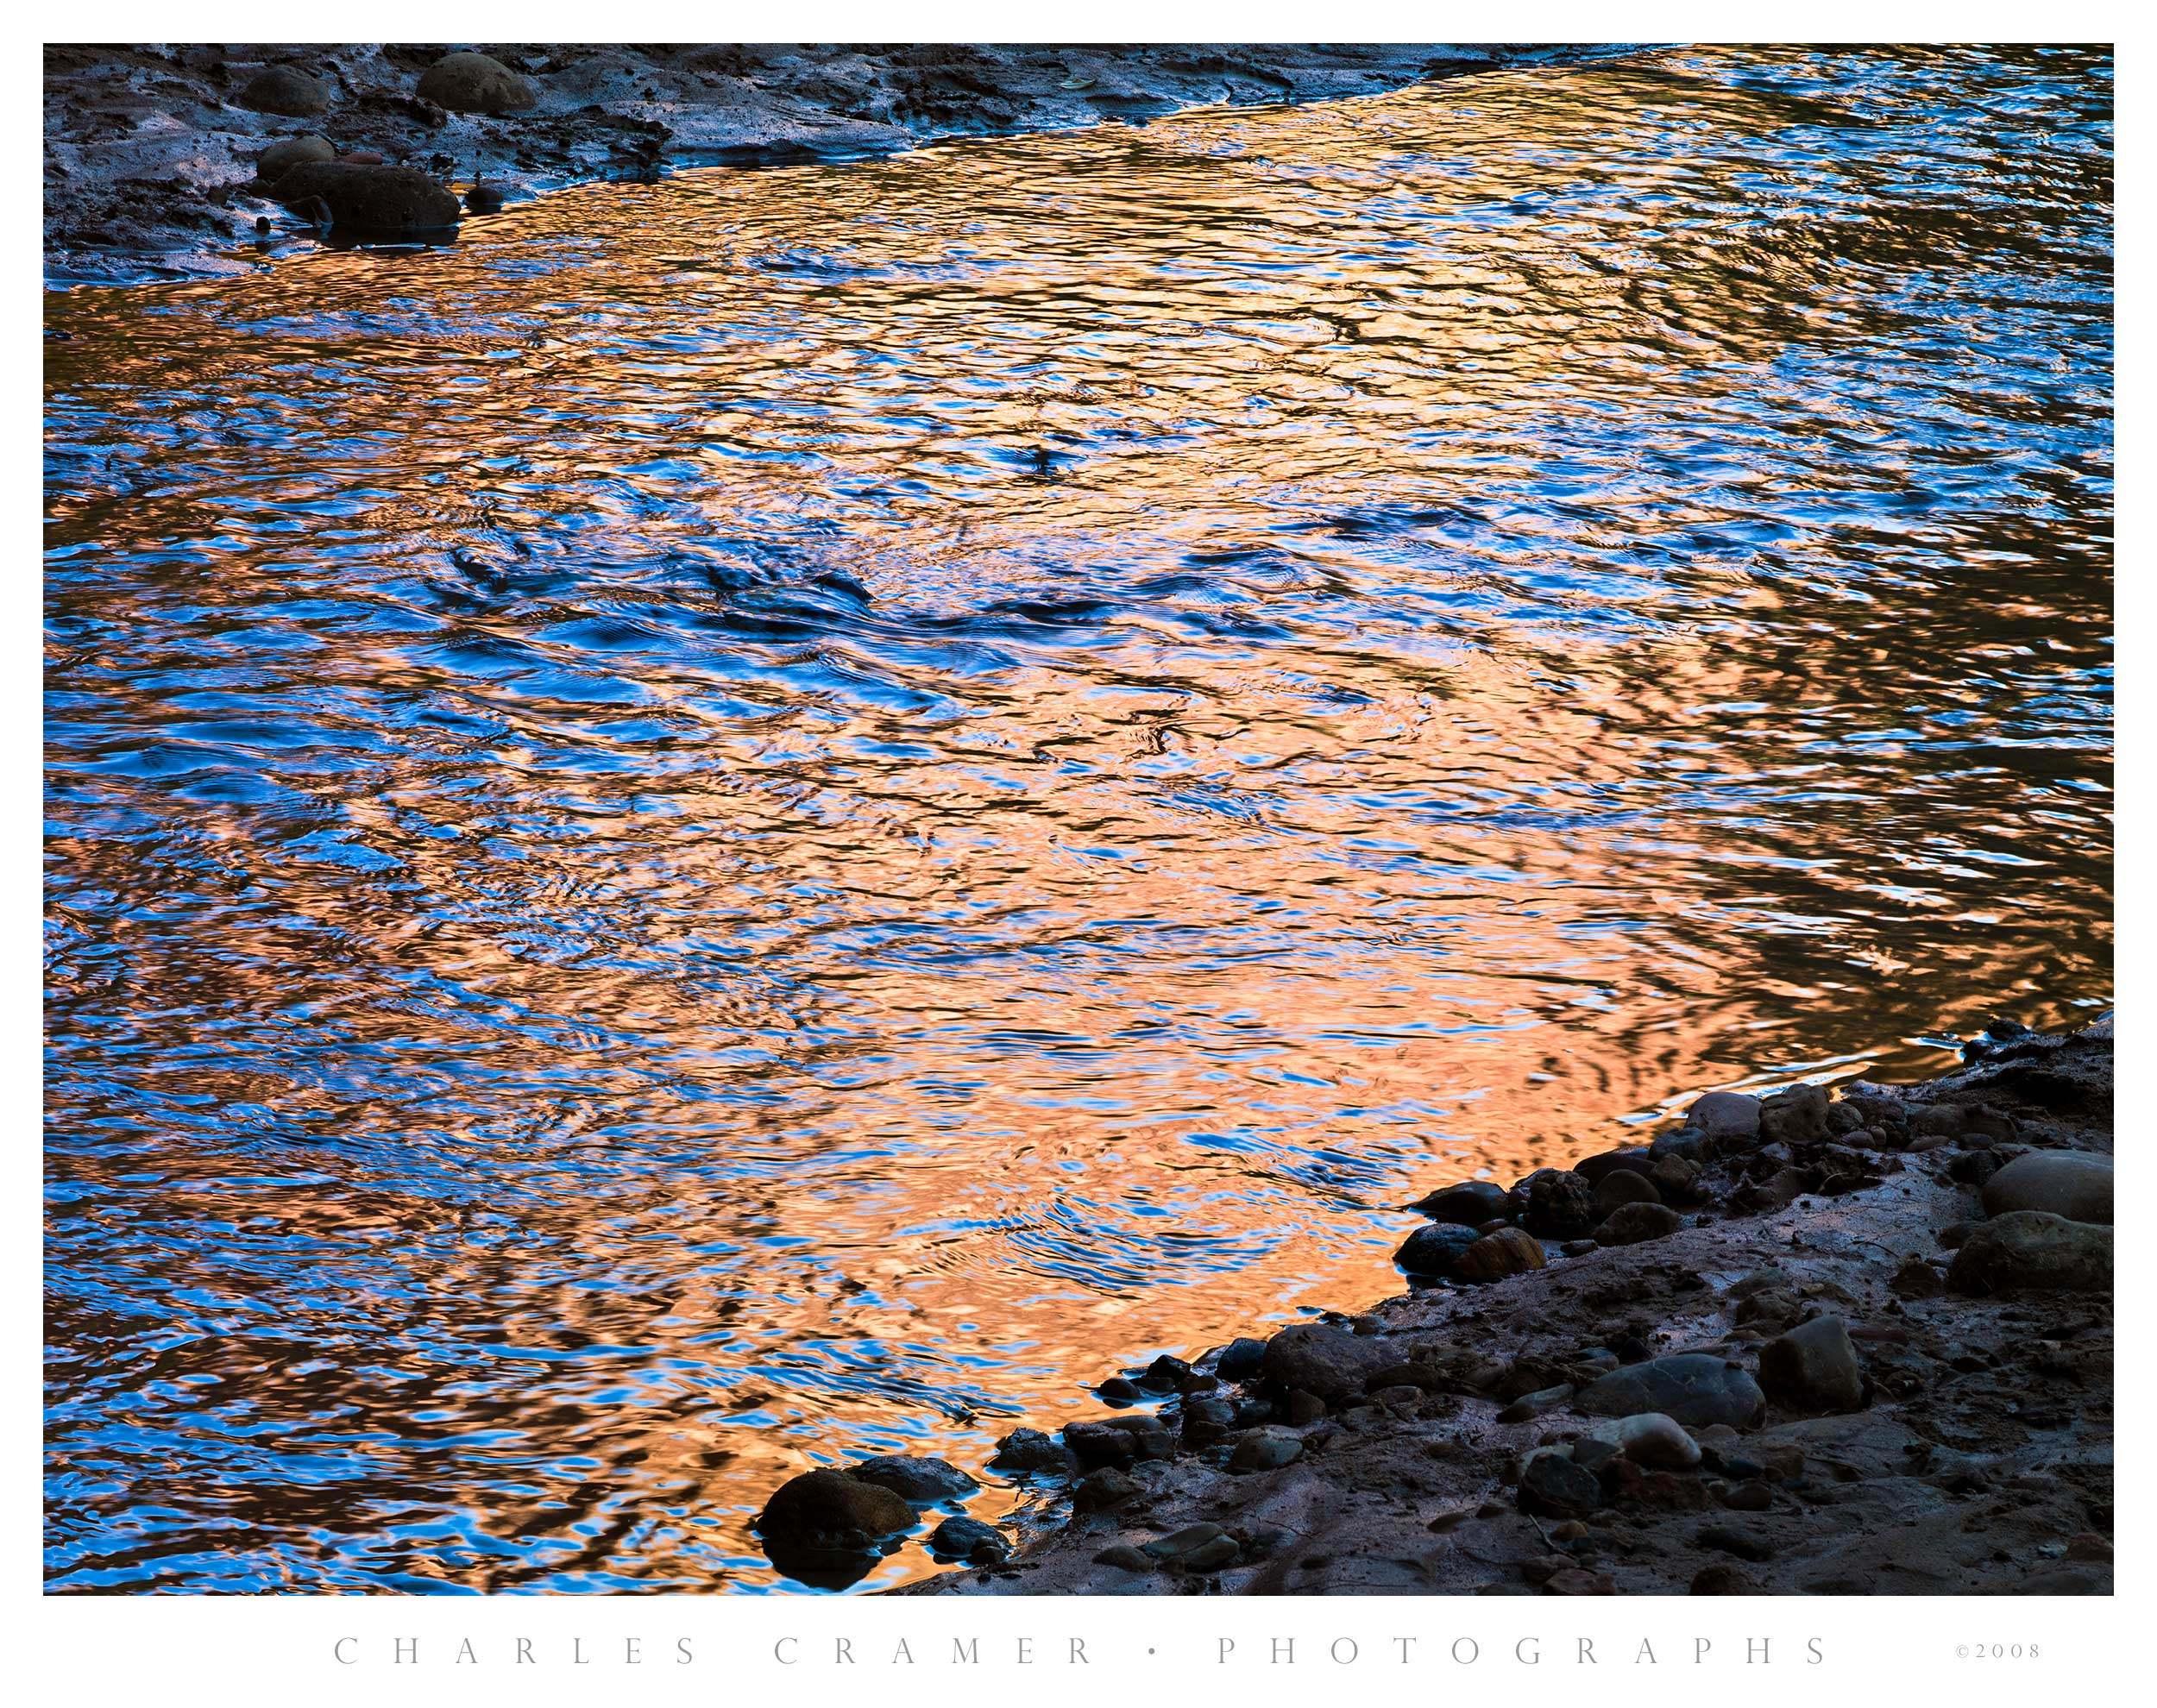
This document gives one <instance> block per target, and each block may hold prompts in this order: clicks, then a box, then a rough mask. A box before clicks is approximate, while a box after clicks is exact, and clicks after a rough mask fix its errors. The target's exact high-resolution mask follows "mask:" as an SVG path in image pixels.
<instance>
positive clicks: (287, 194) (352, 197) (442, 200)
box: [270, 160, 462, 237]
mask: <svg viewBox="0 0 2157 1708" xmlns="http://www.w3.org/2000/svg"><path fill="white" fill-rule="evenodd" d="M270 195H271V197H272V198H273V199H274V200H276V201H279V202H281V203H283V204H285V206H286V207H288V208H289V207H296V206H298V205H299V204H301V203H303V202H308V201H311V200H314V199H316V198H319V199H320V200H321V201H322V202H323V204H324V205H326V206H327V207H328V208H329V210H330V223H331V226H332V228H333V229H336V230H340V231H351V232H355V233H358V234H362V235H377V236H385V237H398V236H406V235H420V234H423V233H429V232H439V231H447V230H450V229H454V228H455V227H456V223H457V221H458V219H459V217H461V214H462V210H461V209H460V208H459V207H458V205H457V198H456V197H455V196H454V195H452V194H451V193H450V192H449V191H448V190H447V189H445V188H444V187H443V185H439V184H437V183H436V182H435V181H434V179H431V178H430V177H428V176H427V174H426V173H424V172H415V171H413V170H412V168H411V167H410V166H355V165H353V164H352V163H351V162H350V161H349V160H309V161H305V162H304V163H302V164H301V165H299V166H293V167H292V168H291V169H290V170H289V171H287V172H286V173H284V175H283V176H282V177H280V179H278V180H277V182H276V183H275V184H274V185H272V186H271V188H270Z"/></svg>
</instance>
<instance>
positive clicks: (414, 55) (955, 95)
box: [44, 43, 1613, 282]
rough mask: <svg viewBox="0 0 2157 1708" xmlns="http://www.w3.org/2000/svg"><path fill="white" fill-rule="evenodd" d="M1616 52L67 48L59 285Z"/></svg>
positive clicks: (48, 94)
mask: <svg viewBox="0 0 2157 1708" xmlns="http://www.w3.org/2000/svg"><path fill="white" fill-rule="evenodd" d="M1607 51H1613V50H1603V49H1584V48H1580V47H1536V46H1532V45H1528V44H1503V45H1483V46H1459V45H1441V44H1425V45H1416V46H1403V45H1399V44H1394V45H1372V46H1357V45H1348V46H1322V47H1317V46H1314V47H1304V46H1277V45H1266V46H1222V45H1212V46H1209V45H1166V44H1147V45H1139V46H1116V47H1109V46H1076V47H1053V46H1026V47H998V46H968V45H953V44H928V45H914V46H890V47H846V46H838V47H833V46H814V45H804V44H786V43H764V44H759V45H754V46H730V45H716V46H702V47H626V46H606V45H598V46H594V45H584V44H575V45H553V46H547V45H529V44H527V45H521V46H520V45H491V46H487V47H485V49H484V51H483V52H475V51H472V50H469V49H465V50H452V49H451V48H450V47H446V46H443V45H433V46H427V45H405V44H380V43H369V44H359V45H348V46H308V47H292V46H285V47H274V46H252V47H250V46H244V45H223V46H207V45H197V46H185V45H182V46H161V45H141V46H115V45H96V46H73V47H71V46H54V45H47V47H46V49H45V100H44V126H45V146H44V157H45V250H46V261H47V273H48V276H50V277H52V278H53V279H55V280H66V281H73V282H89V281H123V280H131V279H145V278H152V277H160V276H163V277H170V276H185V275H201V274H215V273H237V272H241V271H244V270H246V269H247V268H248V267H252V266H255V265H257V264H258V263H259V260H260V254H261V251H264V250H273V251H274V250H276V249H278V248H282V247H284V246H286V245H288V244H292V243H300V242H306V243H311V242H320V241H330V242H380V241H415V242H444V241H449V240H450V239H452V238H453V237H454V235H455V233H456V229H457V228H458V226H459V224H460V223H461V222H462V219H463V218H464V217H466V216H467V215H468V214H471V215H481V216H484V215H486V214H488V213H492V212H494V211H498V210H500V207H501V206H502V205H503V204H505V203H506V202H513V201H516V200H518V199H520V198H525V197H528V196H531V195H532V194H535V193H538V192H541V191H544V190H550V189H555V188H559V187H561V186H563V185H568V184H572V183H576V182H582V181H588V180H593V179H651V178H653V177H656V176H658V175H660V174H661V173H664V172H665V171H667V170H669V169H670V168H672V167H676V166H720V165H731V166H774V165H789V164H798V163H801V162H804V161H812V160H832V159H844V158H852V157H856V156H865V155H872V154H890V153H894V152H896V151H899V150H902V149H905V148H917V147H919V146H921V144H923V143H924V142H928V141H939V140H943V139H946V138H952V137H959V136H978V135H1003V134H1008V133H1011V132H1016V131H1023V130H1049V129H1072V128H1078V127H1082V126H1086V125H1094V124H1101V123H1108V122H1141V121H1142V120H1145V119H1147V118H1150V117H1154V116H1159V115H1161V114H1164V113H1169V112H1173V111H1176V110H1179V109H1182V108H1186V107H1192V106H1206V105H1217V104H1229V105H1249V104H1273V103H1280V102H1301V101H1311V100H1318V99H1325V98H1330V97H1341V96H1349V95H1370V94H1376V93H1380V92H1381V91H1386V90H1389V89H1397V88H1399V87H1401V86H1403V85H1407V84H1411V83H1416V82H1420V81H1423V80H1424V79H1425V78H1437V77H1446V76H1452V75H1457V74H1460V73H1462V72H1472V71H1477V70H1486V69H1489V68H1491V67H1494V66H1512V65H1523V64H1532V63H1539V62H1546V61H1557V60H1578V59H1580V58H1582V57H1584V56H1586V55H1588V54H1590V53H1601V52H1607ZM295 169H299V170H300V171H301V172H302V173H303V174H304V181H301V180H299V179H294V180H293V181H292V182H291V183H290V184H289V185H288V184H287V183H286V179H287V177H288V175H289V174H291V173H292V172H293V171H294V170H295Z"/></svg>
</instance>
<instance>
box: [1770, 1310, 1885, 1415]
mask: <svg viewBox="0 0 2157 1708" xmlns="http://www.w3.org/2000/svg"><path fill="white" fill-rule="evenodd" d="M1760 1385H1761V1386H1762V1387H1763V1388H1764V1389H1765V1390H1766V1391H1767V1392H1768V1395H1769V1397H1770V1398H1772V1399H1773V1400H1774V1401H1775V1402H1776V1403H1777V1404H1778V1405H1783V1406H1787V1407H1789V1409H1790V1410H1793V1411H1802V1412H1808V1413H1819V1412H1827V1411H1855V1410H1858V1408H1859V1407H1860V1406H1862V1405H1863V1404H1864V1403H1865V1372H1864V1371H1863V1370H1861V1369H1860V1368H1859V1367H1858V1353H1857V1348H1856V1347H1852V1345H1851V1344H1850V1332H1849V1329H1848V1328H1847V1327H1846V1325H1845V1324H1844V1322H1843V1320H1842V1318H1840V1317H1839V1316H1815V1317H1814V1319H1813V1320H1812V1321H1811V1322H1801V1323H1800V1324H1798V1326H1797V1327H1796V1328H1793V1329H1791V1330H1790V1331H1789V1333H1788V1334H1781V1335H1778V1336H1777V1337H1776V1338H1775V1339H1774V1340H1772V1341H1769V1342H1768V1343H1767V1345H1765V1346H1764V1347H1761V1348H1760Z"/></svg>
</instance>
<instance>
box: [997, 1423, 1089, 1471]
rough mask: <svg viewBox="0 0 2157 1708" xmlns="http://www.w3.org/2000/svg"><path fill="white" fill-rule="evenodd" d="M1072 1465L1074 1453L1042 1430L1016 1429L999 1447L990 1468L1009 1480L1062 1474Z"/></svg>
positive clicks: (1000, 1442)
mask: <svg viewBox="0 0 2157 1708" xmlns="http://www.w3.org/2000/svg"><path fill="white" fill-rule="evenodd" d="M1070 1464H1071V1454H1070V1453H1069V1452H1068V1451H1067V1450H1066V1448H1065V1447H1063V1446H1062V1445H1061V1444H1060V1442H1058V1441H1053V1440H1051V1439H1050V1438H1049V1437H1048V1436H1047V1435H1043V1434H1042V1433H1041V1431H1040V1430H1039V1429H1014V1430H1012V1431H1011V1433H1010V1434H1009V1435H1006V1436H1005V1437H1004V1438H1003V1440H1002V1441H998V1442H997V1450H996V1457H995V1458H993V1459H991V1460H990V1461H989V1468H990V1470H991V1471H998V1472H1001V1473H1003V1474H1004V1475H1005V1476H1028V1475H1038V1474H1039V1473H1042V1472H1045V1471H1061V1470H1064V1469H1066V1468H1067V1467H1068V1466H1069V1465H1070Z"/></svg>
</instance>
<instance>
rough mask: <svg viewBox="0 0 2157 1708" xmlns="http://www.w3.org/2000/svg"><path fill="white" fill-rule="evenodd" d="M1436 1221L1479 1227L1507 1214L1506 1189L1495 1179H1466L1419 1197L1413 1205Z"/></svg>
mask: <svg viewBox="0 0 2157 1708" xmlns="http://www.w3.org/2000/svg"><path fill="white" fill-rule="evenodd" d="M1408 1208H1409V1209H1415V1210H1420V1211H1422V1212H1423V1214H1424V1215H1427V1216H1429V1217H1430V1218H1431V1220H1432V1221H1439V1222H1449V1223H1454V1224H1456V1225H1458V1226H1460V1227H1463V1228H1475V1227H1478V1226H1480V1225H1481V1224H1482V1223H1483V1222H1486V1221H1490V1220H1491V1218H1492V1217H1494V1216H1502V1215H1505V1213H1506V1189H1505V1188H1504V1187H1503V1186H1500V1184H1498V1183H1497V1182H1496V1181H1494V1180H1463V1181H1462V1182H1461V1183H1460V1184H1459V1185H1457V1186H1447V1187H1444V1188H1442V1189H1441V1190H1438V1191H1436V1192H1433V1193H1431V1194H1430V1195H1429V1196H1427V1197H1424V1198H1419V1199H1418V1200H1417V1201H1416V1202H1415V1203H1412V1204H1411V1205H1409V1207H1408Z"/></svg>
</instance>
